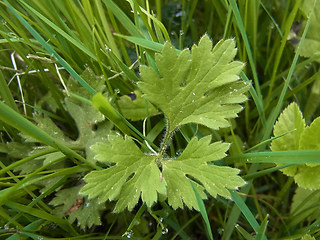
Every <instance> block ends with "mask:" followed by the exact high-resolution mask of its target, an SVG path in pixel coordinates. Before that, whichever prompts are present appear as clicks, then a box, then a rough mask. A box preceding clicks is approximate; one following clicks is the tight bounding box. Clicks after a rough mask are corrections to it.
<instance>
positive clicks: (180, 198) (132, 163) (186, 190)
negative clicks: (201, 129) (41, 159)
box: [81, 135, 245, 212]
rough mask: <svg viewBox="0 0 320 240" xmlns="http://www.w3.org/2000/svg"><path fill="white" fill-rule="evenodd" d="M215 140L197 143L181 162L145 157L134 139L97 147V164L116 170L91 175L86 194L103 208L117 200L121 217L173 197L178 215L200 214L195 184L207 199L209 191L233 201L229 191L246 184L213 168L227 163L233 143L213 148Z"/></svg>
mask: <svg viewBox="0 0 320 240" xmlns="http://www.w3.org/2000/svg"><path fill="white" fill-rule="evenodd" d="M210 139H211V138H210V137H209V136H208V137H205V138H202V139H200V140H197V139H196V138H193V139H192V140H191V142H190V143H189V144H188V145H187V147H186V149H185V150H184V152H183V153H182V154H181V155H180V156H179V157H178V158H177V159H163V158H161V157H159V156H155V155H154V156H153V155H145V154H144V153H142V152H141V150H140V149H139V148H138V147H137V146H136V144H135V143H134V142H133V141H132V140H131V139H129V138H126V139H123V138H122V137H120V136H117V135H116V136H114V135H111V136H110V137H109V142H110V143H109V144H105V143H97V144H96V145H94V146H93V150H94V151H95V152H96V154H97V155H96V158H97V160H99V161H100V162H104V163H109V164H115V165H112V166H111V167H109V168H107V169H105V170H100V171H93V172H91V173H89V174H88V175H87V176H86V177H85V178H84V180H85V181H86V182H87V184H86V185H85V186H84V187H83V189H82V190H81V192H82V193H83V194H86V195H88V197H89V198H90V199H92V198H98V199H99V202H104V201H106V200H117V204H116V207H115V209H114V211H115V212H120V211H122V210H124V209H125V208H128V209H129V210H131V209H132V208H133V207H134V206H135V205H136V204H137V203H138V201H139V199H140V197H141V199H142V201H143V202H145V203H146V204H147V206H148V207H151V206H152V205H153V203H155V202H156V201H158V200H159V199H158V194H161V195H165V196H167V198H168V203H169V204H170V205H171V206H172V207H173V208H175V209H176V208H179V207H180V208H183V205H184V204H185V205H186V206H187V207H189V208H190V209H191V208H194V209H198V205H197V202H196V198H195V195H194V191H193V189H192V187H191V185H190V182H189V181H190V180H191V181H193V182H194V184H195V186H196V187H197V190H198V192H199V194H200V196H201V197H202V198H203V199H205V198H206V194H205V193H204V189H205V190H206V191H207V192H208V193H209V194H210V195H211V196H213V197H216V196H217V195H220V196H223V197H226V198H229V197H230V194H229V191H228V189H236V188H237V187H240V186H242V185H243V184H244V183H245V182H244V181H243V180H242V178H241V177H239V176H238V175H237V174H238V173H239V170H238V169H234V168H230V167H220V166H215V165H213V164H210V162H212V161H215V160H219V159H221V158H223V157H225V156H226V154H225V152H226V151H227V150H228V148H229V144H227V143H221V142H216V143H213V144H210ZM123 149H125V151H124V150H123ZM159 165H161V166H162V172H161V171H160V169H159Z"/></svg>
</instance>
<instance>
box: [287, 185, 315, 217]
mask: <svg viewBox="0 0 320 240" xmlns="http://www.w3.org/2000/svg"><path fill="white" fill-rule="evenodd" d="M319 207H320V190H316V191H315V190H310V189H305V188H301V187H298V188H297V189H296V191H295V194H294V196H293V199H292V204H291V209H290V213H291V214H292V215H293V216H298V215H299V214H301V213H306V212H309V214H308V219H309V220H310V221H311V220H314V219H317V218H318V216H319V214H320V208H319Z"/></svg>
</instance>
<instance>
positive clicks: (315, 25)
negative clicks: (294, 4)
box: [300, 1, 320, 62]
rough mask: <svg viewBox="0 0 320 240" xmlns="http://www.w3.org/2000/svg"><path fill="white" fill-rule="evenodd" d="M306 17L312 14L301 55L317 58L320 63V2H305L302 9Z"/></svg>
mask: <svg viewBox="0 0 320 240" xmlns="http://www.w3.org/2000/svg"><path fill="white" fill-rule="evenodd" d="M301 10H302V12H304V14H305V15H306V16H308V15H309V14H310V13H312V18H311V23H310V27H309V30H308V33H307V36H306V38H305V39H304V42H303V45H302V47H301V52H300V55H301V56H303V57H315V58H316V59H317V61H318V62H320V34H319V19H318V17H319V16H320V1H316V3H315V1H304V2H303V5H302V7H301Z"/></svg>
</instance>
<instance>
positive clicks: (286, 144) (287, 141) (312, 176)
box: [271, 103, 320, 189]
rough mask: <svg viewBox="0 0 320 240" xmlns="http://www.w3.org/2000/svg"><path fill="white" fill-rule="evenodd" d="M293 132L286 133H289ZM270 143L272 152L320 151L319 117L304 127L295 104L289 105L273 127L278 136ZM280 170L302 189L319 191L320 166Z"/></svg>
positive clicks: (301, 166) (293, 167) (299, 166)
mask: <svg viewBox="0 0 320 240" xmlns="http://www.w3.org/2000/svg"><path fill="white" fill-rule="evenodd" d="M292 130H295V131H294V132H291V133H288V132H289V131H292ZM285 133H288V134H286V135H285V136H282V137H280V138H277V139H275V140H273V141H272V143H271V150H272V151H286V150H299V149H301V150H312V149H320V143H319V142H320V137H319V136H320V117H318V118H317V119H315V120H314V121H313V122H312V123H311V125H310V126H307V127H306V126H305V122H304V119H303V116H302V113H301V111H300V109H299V107H298V105H297V104H296V103H291V104H290V105H289V106H288V107H287V108H286V109H285V110H284V111H283V112H282V113H281V115H280V117H279V119H278V121H277V123H276V124H275V126H274V135H275V136H279V135H281V134H285ZM301 160H302V162H301V164H299V165H295V166H291V167H287V168H285V169H281V171H282V172H283V173H284V174H286V175H288V176H293V177H294V180H295V182H296V183H297V184H298V185H299V186H300V187H303V188H307V189H320V179H319V178H318V176H319V174H320V165H319V164H316V163H304V162H303V159H301Z"/></svg>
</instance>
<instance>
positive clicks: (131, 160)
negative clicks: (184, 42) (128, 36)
mask: <svg viewBox="0 0 320 240" xmlns="http://www.w3.org/2000/svg"><path fill="white" fill-rule="evenodd" d="M236 52H237V51H236V48H235V42H234V40H231V39H230V40H226V41H220V42H219V43H218V44H217V45H216V46H215V47H214V48H213V49H212V42H211V40H210V39H209V37H208V36H207V35H205V36H204V37H202V39H201V40H200V42H199V44H198V45H194V46H193V47H192V50H191V52H190V51H189V50H188V49H185V50H183V51H182V52H180V53H178V52H177V50H176V49H175V48H174V47H173V46H172V45H171V44H170V43H166V44H165V45H164V47H163V50H162V52H161V53H159V54H156V57H155V63H156V67H157V68H158V69H157V70H156V69H154V68H152V67H147V66H142V67H141V68H140V73H141V78H142V81H141V82H140V83H139V88H140V89H141V90H142V92H143V93H144V95H143V97H144V98H145V99H147V100H148V101H150V102H151V103H152V104H154V105H155V106H156V107H158V108H159V109H160V110H161V111H162V112H163V113H164V115H165V116H166V118H167V120H168V121H167V129H166V130H167V131H166V134H165V137H164V139H163V142H162V144H161V147H160V150H159V152H158V153H155V152H154V151H153V154H152V155H147V154H144V153H143V152H142V151H141V150H140V149H139V148H138V147H137V145H136V144H135V143H134V142H133V141H132V140H131V139H130V138H128V137H127V138H125V139H123V138H122V137H120V136H114V135H111V136H110V137H109V139H108V142H109V143H97V144H95V145H94V146H93V151H95V152H96V160H98V161H100V162H104V163H106V165H107V166H109V168H107V169H105V170H100V171H93V172H91V173H89V174H88V175H87V176H86V177H85V181H86V182H87V184H86V185H85V186H84V187H83V189H82V190H81V192H82V193H83V194H86V195H88V197H89V198H90V199H92V198H98V201H99V202H104V201H106V200H110V201H112V200H115V201H117V203H116V207H115V209H114V211H115V212H120V211H122V210H124V209H125V208H128V210H131V209H132V208H133V207H134V206H135V205H136V204H137V203H138V201H139V199H140V197H141V199H142V201H143V202H144V203H145V204H146V205H147V206H148V207H151V206H152V205H153V204H154V203H155V202H157V201H161V200H165V199H167V200H168V203H169V205H171V206H172V207H173V208H174V209H176V208H183V206H184V205H186V206H187V207H188V208H190V209H192V208H194V209H197V210H199V206H198V203H197V200H196V198H195V195H194V191H193V189H192V187H191V185H190V181H191V182H192V183H193V185H194V186H195V188H196V190H197V192H198V193H199V196H200V197H201V198H202V199H206V198H207V195H206V193H208V194H209V195H211V196H213V197H216V196H217V195H220V196H223V197H225V198H230V193H229V191H228V189H232V190H234V189H236V188H237V187H240V186H242V185H243V184H244V183H245V182H244V181H243V180H242V178H241V177H239V176H238V173H239V170H238V169H233V168H230V167H220V166H215V165H213V164H212V163H211V162H212V161H216V160H220V159H221V158H223V157H225V156H226V154H225V153H226V151H227V150H228V148H229V144H226V143H221V142H216V143H212V144H210V142H211V138H210V137H209V136H208V137H204V138H202V139H200V140H198V139H197V138H192V139H191V140H190V142H189V143H188V145H187V147H186V148H185V150H184V151H183V153H182V154H181V155H180V156H179V157H178V158H176V159H175V158H168V156H167V155H166V153H165V149H166V147H167V145H168V143H169V141H170V137H171V136H172V135H173V133H174V131H175V130H176V129H177V128H178V127H180V126H181V125H184V124H188V123H199V124H202V125H204V126H207V127H209V128H213V129H219V128H221V127H227V126H229V121H228V120H227V119H229V118H233V117H236V116H237V113H238V112H239V111H240V110H241V109H242V107H241V106H240V105H239V103H241V102H243V101H245V100H246V96H245V95H244V93H245V92H246V91H247V90H248V88H249V86H248V85H247V84H246V83H244V82H243V81H241V80H239V76H238V74H239V73H240V71H241V69H242V68H243V63H241V62H237V61H233V58H234V57H235V54H236ZM127 101H128V99H127ZM142 106H143V107H142ZM141 108H142V109H143V110H144V111H145V105H142V104H141ZM133 115H134V114H133ZM124 149H125V151H124ZM205 191H206V193H205Z"/></svg>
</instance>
